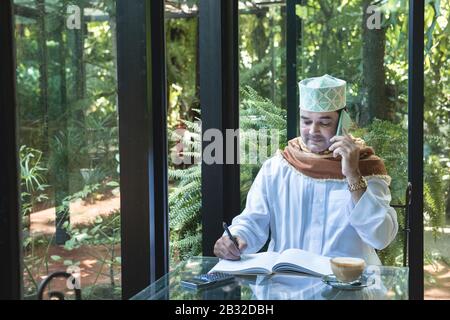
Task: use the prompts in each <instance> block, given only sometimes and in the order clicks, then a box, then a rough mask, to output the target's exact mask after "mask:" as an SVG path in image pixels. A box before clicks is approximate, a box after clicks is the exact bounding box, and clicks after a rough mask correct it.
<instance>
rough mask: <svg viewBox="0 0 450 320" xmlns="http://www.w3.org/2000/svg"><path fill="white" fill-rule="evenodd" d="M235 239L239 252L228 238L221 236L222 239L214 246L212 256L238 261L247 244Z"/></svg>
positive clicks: (237, 238)
mask: <svg viewBox="0 0 450 320" xmlns="http://www.w3.org/2000/svg"><path fill="white" fill-rule="evenodd" d="M235 238H236V241H237V243H238V244H239V250H238V248H236V245H235V244H234V243H233V241H231V239H230V238H229V237H228V236H222V238H220V239H219V240H217V241H216V244H215V245H214V254H215V255H216V256H218V257H219V258H222V259H227V260H239V259H240V258H241V252H242V250H244V249H245V248H247V243H246V242H245V241H244V240H243V239H241V238H239V237H235Z"/></svg>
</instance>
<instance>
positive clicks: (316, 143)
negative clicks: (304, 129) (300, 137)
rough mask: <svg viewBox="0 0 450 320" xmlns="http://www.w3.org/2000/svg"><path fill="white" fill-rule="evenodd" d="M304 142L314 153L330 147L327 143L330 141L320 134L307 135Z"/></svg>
mask: <svg viewBox="0 0 450 320" xmlns="http://www.w3.org/2000/svg"><path fill="white" fill-rule="evenodd" d="M305 144H306V145H307V146H308V148H309V149H310V150H311V151H312V152H315V153H319V152H323V151H326V150H328V148H329V147H330V145H329V144H330V142H329V141H328V140H327V139H326V138H324V137H322V136H320V137H317V136H316V137H311V136H309V135H308V136H307V137H306V141H305Z"/></svg>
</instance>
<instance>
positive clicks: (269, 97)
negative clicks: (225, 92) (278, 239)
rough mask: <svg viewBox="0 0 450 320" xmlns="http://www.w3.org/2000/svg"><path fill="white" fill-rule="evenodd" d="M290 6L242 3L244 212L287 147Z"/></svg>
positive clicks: (265, 2) (274, 3)
mask: <svg viewBox="0 0 450 320" xmlns="http://www.w3.org/2000/svg"><path fill="white" fill-rule="evenodd" d="M286 41H287V39H286V6H285V1H240V3H239V84H240V118H239V127H240V138H241V141H240V142H241V158H240V162H241V166H240V171H241V173H240V178H241V209H242V210H243V209H244V207H245V202H246V199H247V193H248V191H249V189H250V187H251V185H252V182H253V179H254V178H255V176H256V174H257V173H258V171H259V169H260V167H261V165H262V164H263V163H264V161H265V160H266V159H268V158H270V157H271V156H272V155H273V154H274V153H275V152H276V150H277V149H278V148H283V147H284V146H285V145H286V124H287V122H286V121H287V120H286Z"/></svg>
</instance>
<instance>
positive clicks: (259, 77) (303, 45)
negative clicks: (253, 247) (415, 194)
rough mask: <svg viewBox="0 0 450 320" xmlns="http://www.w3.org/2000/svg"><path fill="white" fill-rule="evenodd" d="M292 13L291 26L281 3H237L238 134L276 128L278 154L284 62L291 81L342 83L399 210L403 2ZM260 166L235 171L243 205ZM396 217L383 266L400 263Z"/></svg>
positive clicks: (309, 7)
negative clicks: (292, 54) (293, 57)
mask: <svg viewBox="0 0 450 320" xmlns="http://www.w3.org/2000/svg"><path fill="white" fill-rule="evenodd" d="M295 13H296V19H297V25H296V26H286V5H285V1H281V2H280V1H276V2H272V3H269V2H267V1H264V2H260V1H246V2H245V5H244V4H241V11H240V55H241V61H240V68H241V70H240V72H241V74H240V82H241V129H242V130H244V131H245V129H249V128H251V129H256V128H259V127H265V128H276V129H278V131H279V133H280V135H279V136H280V143H279V148H280V149H282V148H284V146H285V145H286V142H287V141H286V132H285V130H286V120H285V119H286V77H285V73H286V64H287V63H295V64H296V66H297V81H300V80H302V79H305V78H309V77H316V76H322V75H324V74H330V75H333V76H335V77H338V78H341V79H345V80H346V81H347V108H348V110H349V113H350V115H351V117H352V118H353V120H354V122H355V124H356V126H355V128H354V131H353V135H355V136H357V137H361V138H363V139H364V140H365V141H366V143H367V144H368V145H370V146H372V147H374V149H375V151H376V153H377V155H379V156H381V157H382V158H383V159H384V160H385V164H386V167H387V170H388V173H389V175H390V176H391V177H392V184H391V193H392V202H391V203H392V204H401V205H403V204H404V203H405V189H406V186H407V169H406V168H407V156H408V153H407V152H408V149H407V125H408V124H407V112H408V103H407V89H408V56H407V52H408V36H407V34H408V33H407V30H408V29H407V23H408V3H407V1H404V0H390V1H384V2H382V3H380V4H379V5H377V6H371V5H370V1H340V2H339V1H327V0H325V1H300V2H299V4H297V5H296V9H295ZM286 28H293V29H296V30H297V33H298V35H297V39H287V38H286ZM288 34H289V33H288ZM287 41H297V61H286V42H287ZM295 85H297V84H295ZM262 114H263V115H264V116H261V115H262ZM255 120H256V121H255ZM243 134H244V135H245V133H243ZM250 134H252V133H250ZM245 147H246V148H248V146H245ZM273 153H274V150H271V151H270V152H269V153H268V155H269V156H271V155H273ZM262 160H263V159H262ZM262 162H263V161H259V162H258V163H257V164H256V165H254V164H244V165H242V166H241V180H242V183H241V188H242V190H241V191H242V192H241V203H242V207H244V205H245V199H246V195H247V192H248V189H249V187H250V186H251V183H252V181H253V179H254V177H255V175H256V173H257V172H258V170H259V168H260V166H261V165H262ZM397 214H398V222H399V224H400V230H399V233H398V236H397V238H396V240H395V241H394V242H393V243H391V244H390V245H389V247H388V248H386V249H385V250H382V251H380V252H378V254H379V256H380V258H381V260H382V262H383V263H384V264H386V265H402V264H403V244H404V240H405V234H404V221H405V211H404V210H403V209H399V210H397Z"/></svg>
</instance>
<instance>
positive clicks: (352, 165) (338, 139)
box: [329, 134, 361, 180]
mask: <svg viewBox="0 0 450 320" xmlns="http://www.w3.org/2000/svg"><path fill="white" fill-rule="evenodd" d="M330 142H332V143H333V144H332V145H331V147H330V148H329V149H330V151H333V156H334V157H335V158H336V157H338V156H341V157H342V174H343V175H344V176H345V177H347V178H348V179H351V180H354V179H356V180H358V179H359V177H360V176H361V173H360V172H359V148H358V146H357V145H356V143H355V142H354V141H353V139H352V138H351V137H350V136H349V135H348V134H345V136H335V137H333V138H331V140H330Z"/></svg>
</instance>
